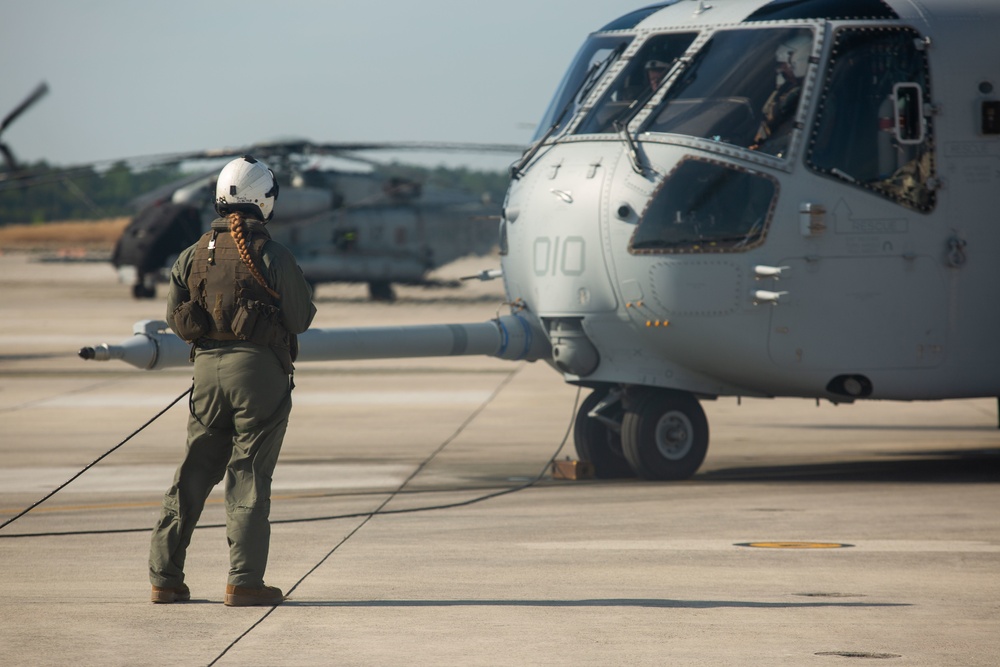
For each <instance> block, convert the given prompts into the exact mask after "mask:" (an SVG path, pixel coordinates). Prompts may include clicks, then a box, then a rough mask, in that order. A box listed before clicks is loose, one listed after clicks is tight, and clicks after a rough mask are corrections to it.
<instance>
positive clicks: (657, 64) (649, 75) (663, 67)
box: [645, 60, 670, 91]
mask: <svg viewBox="0 0 1000 667" xmlns="http://www.w3.org/2000/svg"><path fill="white" fill-rule="evenodd" d="M645 69H646V81H647V82H648V83H649V90H650V91H656V89H657V88H659V87H660V84H661V83H663V77H665V76H666V75H667V70H669V69H670V63H665V62H663V61H662V60H650V61H649V62H647V63H646V67H645Z"/></svg>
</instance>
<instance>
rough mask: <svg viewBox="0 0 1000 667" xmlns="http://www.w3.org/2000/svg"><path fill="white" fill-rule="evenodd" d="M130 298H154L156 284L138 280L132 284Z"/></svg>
mask: <svg viewBox="0 0 1000 667" xmlns="http://www.w3.org/2000/svg"><path fill="white" fill-rule="evenodd" d="M132 298H134V299H155V298H156V285H155V284H153V285H148V284H146V282H145V281H139V282H137V283H136V284H135V285H132Z"/></svg>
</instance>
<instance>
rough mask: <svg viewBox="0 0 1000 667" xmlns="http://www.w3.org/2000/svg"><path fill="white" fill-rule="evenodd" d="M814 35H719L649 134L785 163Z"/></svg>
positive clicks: (674, 90)
mask: <svg viewBox="0 0 1000 667" xmlns="http://www.w3.org/2000/svg"><path fill="white" fill-rule="evenodd" d="M812 41H813V35H812V31H811V30H809V29H808V28H773V29H763V30H727V31H721V32H718V33H716V34H715V35H713V36H712V39H711V40H709V41H708V42H706V43H705V45H704V46H703V47H702V48H701V49H700V50H699V51H698V53H697V55H696V56H695V57H694V60H693V62H692V63H691V64H690V65H689V66H687V68H686V70H685V71H684V72H682V73H681V74H680V76H679V77H678V79H677V80H676V82H675V83H673V84H672V85H671V87H670V90H668V91H667V94H666V96H665V97H664V99H663V101H662V102H661V104H660V106H659V108H657V109H656V110H655V111H654V112H653V114H652V115H651V116H650V118H649V120H648V121H647V122H646V124H645V125H644V126H643V128H642V130H643V131H646V132H667V133H672V134H686V135H689V136H694V137H701V138H704V139H711V140H714V141H721V142H724V143H727V144H732V145H735V146H741V147H743V148H749V149H751V150H756V151H760V152H762V153H767V154H769V155H774V156H777V157H784V156H785V154H786V153H787V151H788V146H789V143H790V142H791V136H792V130H793V129H794V126H795V117H796V114H797V113H798V107H799V101H800V98H801V92H802V85H803V83H804V81H805V76H806V72H807V70H808V68H809V62H810V56H811V53H812Z"/></svg>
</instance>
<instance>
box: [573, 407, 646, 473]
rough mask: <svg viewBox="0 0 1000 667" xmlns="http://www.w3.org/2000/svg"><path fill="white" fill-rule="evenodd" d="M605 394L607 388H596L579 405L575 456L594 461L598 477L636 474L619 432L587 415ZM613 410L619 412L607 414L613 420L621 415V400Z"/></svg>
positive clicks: (574, 431) (575, 423)
mask: <svg viewBox="0 0 1000 667" xmlns="http://www.w3.org/2000/svg"><path fill="white" fill-rule="evenodd" d="M607 395H608V392H607V390H606V389H595V390H594V391H593V392H591V394H590V395H589V396H587V398H585V399H583V403H581V404H580V409H579V410H578V411H577V413H576V420H575V421H574V422H573V444H575V445H576V455H577V457H578V458H579V459H580V460H581V461H589V462H590V463H592V464H593V466H594V475H595V476H596V477H597V478H598V479H617V478H620V477H635V473H634V472H632V467H631V466H630V465H629V462H628V460H626V458H625V454H624V452H623V451H622V437H621V434H620V433H618V432H617V431H615V430H614V429H613V428H611V427H609V426H608V425H607V424H604V423H602V422H601V421H599V420H597V419H594V418H593V417H588V416H587V413H588V412H590V411H591V410H593V409H594V407H595V406H596V405H597V404H598V403H600V402H601V401H602V400H604V397H605V396H607ZM615 409H616V410H617V411H618V412H617V414H611V415H608V416H609V417H611V418H612V419H614V418H621V414H622V413H623V412H624V409H623V408H622V407H621V403H619V404H618V405H617V406H616V407H615Z"/></svg>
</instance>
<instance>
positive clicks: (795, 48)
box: [750, 35, 812, 155]
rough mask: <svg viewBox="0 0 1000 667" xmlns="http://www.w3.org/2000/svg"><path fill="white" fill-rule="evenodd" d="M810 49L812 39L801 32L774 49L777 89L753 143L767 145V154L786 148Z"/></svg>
mask: <svg viewBox="0 0 1000 667" xmlns="http://www.w3.org/2000/svg"><path fill="white" fill-rule="evenodd" d="M811 50H812V39H811V38H810V37H808V36H805V35H802V36H799V37H795V38H793V39H791V40H790V41H788V42H786V43H784V44H782V45H781V46H779V47H778V49H777V50H776V51H775V54H774V56H775V69H776V71H777V73H776V76H775V88H774V90H773V91H772V92H771V94H770V95H769V96H768V98H767V101H766V102H764V106H763V107H762V108H761V116H762V120H761V122H760V126H759V127H758V128H757V134H756V135H755V136H754V140H753V143H752V144H751V145H750V149H751V150H757V149H760V148H762V147H763V146H764V144H767V147H766V150H767V152H768V153H771V154H773V155H781V154H782V153H783V152H784V151H785V149H786V148H787V144H788V141H789V137H790V136H791V132H792V126H793V121H794V120H795V112H796V111H797V110H798V106H799V97H800V96H801V93H802V83H803V80H804V79H805V76H806V70H807V69H808V68H809V54H810V52H811Z"/></svg>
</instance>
